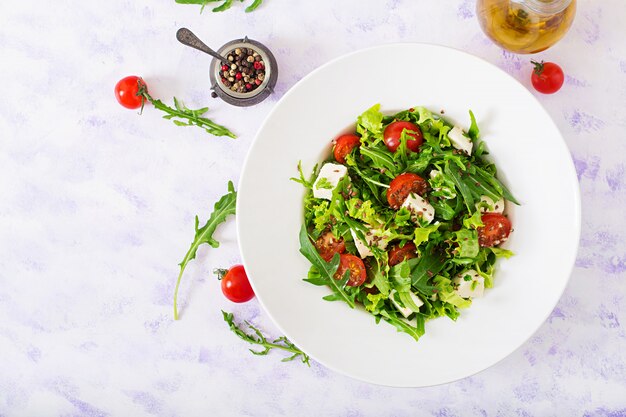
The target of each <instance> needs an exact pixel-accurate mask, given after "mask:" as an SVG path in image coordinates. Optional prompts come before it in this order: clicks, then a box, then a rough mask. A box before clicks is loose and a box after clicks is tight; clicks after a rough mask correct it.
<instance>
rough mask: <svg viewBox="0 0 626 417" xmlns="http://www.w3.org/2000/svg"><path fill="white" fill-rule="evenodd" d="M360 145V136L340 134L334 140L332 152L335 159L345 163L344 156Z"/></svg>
mask: <svg viewBox="0 0 626 417" xmlns="http://www.w3.org/2000/svg"><path fill="white" fill-rule="evenodd" d="M360 145H361V138H359V137H358V136H357V135H341V136H339V137H338V138H337V140H336V141H335V149H334V150H333V154H334V155H335V161H337V162H339V163H340V164H345V163H346V156H348V155H349V154H350V152H352V150H353V149H354V148H358V147H359V146H360Z"/></svg>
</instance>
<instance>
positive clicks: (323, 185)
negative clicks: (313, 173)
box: [315, 177, 333, 190]
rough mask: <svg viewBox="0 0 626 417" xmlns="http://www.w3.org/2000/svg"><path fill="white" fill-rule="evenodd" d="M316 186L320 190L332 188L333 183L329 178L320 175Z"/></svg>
mask: <svg viewBox="0 0 626 417" xmlns="http://www.w3.org/2000/svg"><path fill="white" fill-rule="evenodd" d="M315 188H317V189H318V190H321V189H326V190H332V189H333V185H332V184H331V183H330V181H328V178H326V177H320V178H319V180H318V181H317V185H316V186H315Z"/></svg>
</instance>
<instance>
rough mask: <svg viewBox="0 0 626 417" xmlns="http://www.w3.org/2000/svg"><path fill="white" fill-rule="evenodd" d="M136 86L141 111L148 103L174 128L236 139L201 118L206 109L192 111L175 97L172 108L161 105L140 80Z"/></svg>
mask: <svg viewBox="0 0 626 417" xmlns="http://www.w3.org/2000/svg"><path fill="white" fill-rule="evenodd" d="M137 85H138V86H139V90H138V91H137V95H138V96H141V98H142V106H141V110H142V111H143V104H144V103H145V101H148V102H150V103H151V104H152V105H153V106H154V107H155V108H156V109H158V110H161V111H163V112H165V113H166V115H165V116H163V118H164V119H167V120H171V121H172V122H174V124H175V125H176V126H198V127H199V128H202V129H204V130H205V131H206V132H207V133H210V134H211V135H214V136H227V137H229V138H233V139H234V138H236V137H237V136H236V135H235V134H234V133H233V132H231V131H230V130H228V128H226V127H224V126H222V125H219V124H217V123H215V122H214V121H212V120H211V119H207V118H206V117H202V115H203V114H205V113H206V112H207V111H208V110H209V108H208V107H203V108H201V109H197V110H192V109H190V108H188V107H187V106H185V105H184V104H183V103H182V102H180V101H179V100H178V99H177V98H176V97H174V107H173V108H172V107H170V106H168V105H167V104H165V103H163V102H162V101H161V100H159V99H156V98H154V97H152V96H151V95H150V94H149V93H148V88H147V87H146V84H145V83H143V82H142V81H141V80H140V81H137Z"/></svg>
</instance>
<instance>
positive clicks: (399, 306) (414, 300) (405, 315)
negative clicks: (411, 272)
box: [389, 290, 424, 318]
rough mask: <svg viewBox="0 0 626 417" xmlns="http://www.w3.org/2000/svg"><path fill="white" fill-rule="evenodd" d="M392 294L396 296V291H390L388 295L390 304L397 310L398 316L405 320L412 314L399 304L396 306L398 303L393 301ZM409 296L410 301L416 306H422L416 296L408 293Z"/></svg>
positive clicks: (408, 309)
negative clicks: (400, 315)
mask: <svg viewBox="0 0 626 417" xmlns="http://www.w3.org/2000/svg"><path fill="white" fill-rule="evenodd" d="M394 294H396V290H391V292H390V293H389V299H390V300H391V303H392V304H393V305H394V306H395V307H396V308H397V309H398V311H399V312H400V314H402V315H403V316H404V317H405V318H406V317H409V316H410V315H411V313H413V310H411V309H410V308H408V307H402V306H401V305H400V304H398V302H397V301H396V300H395V299H394ZM409 296H410V297H411V300H413V302H414V303H415V305H416V306H418V307H421V306H423V305H424V302H423V301H422V300H421V299H420V298H419V297H418V296H417V295H415V294H413V292H412V291H410V292H409Z"/></svg>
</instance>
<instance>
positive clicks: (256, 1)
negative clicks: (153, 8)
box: [176, 0, 263, 13]
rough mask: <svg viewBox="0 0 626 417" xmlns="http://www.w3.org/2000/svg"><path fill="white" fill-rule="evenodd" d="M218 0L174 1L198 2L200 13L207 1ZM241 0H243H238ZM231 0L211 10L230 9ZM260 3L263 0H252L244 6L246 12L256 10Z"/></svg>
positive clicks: (178, 0) (215, 1)
mask: <svg viewBox="0 0 626 417" xmlns="http://www.w3.org/2000/svg"><path fill="white" fill-rule="evenodd" d="M219 1H220V0H176V3H178V4H198V5H200V6H202V7H201V8H200V13H202V12H203V11H204V8H205V7H206V6H207V5H208V4H209V3H217V2H219ZM239 1H242V2H243V0H239ZM232 3H233V0H225V1H224V3H222V4H221V5H220V6H218V7H215V8H214V9H213V10H212V11H213V12H223V11H225V10H228V9H230V7H231V6H232ZM261 3H263V0H254V1H253V2H252V4H250V6H248V7H246V13H250V12H252V11H254V10H256V9H257V8H258V7H259V6H260V5H261Z"/></svg>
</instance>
